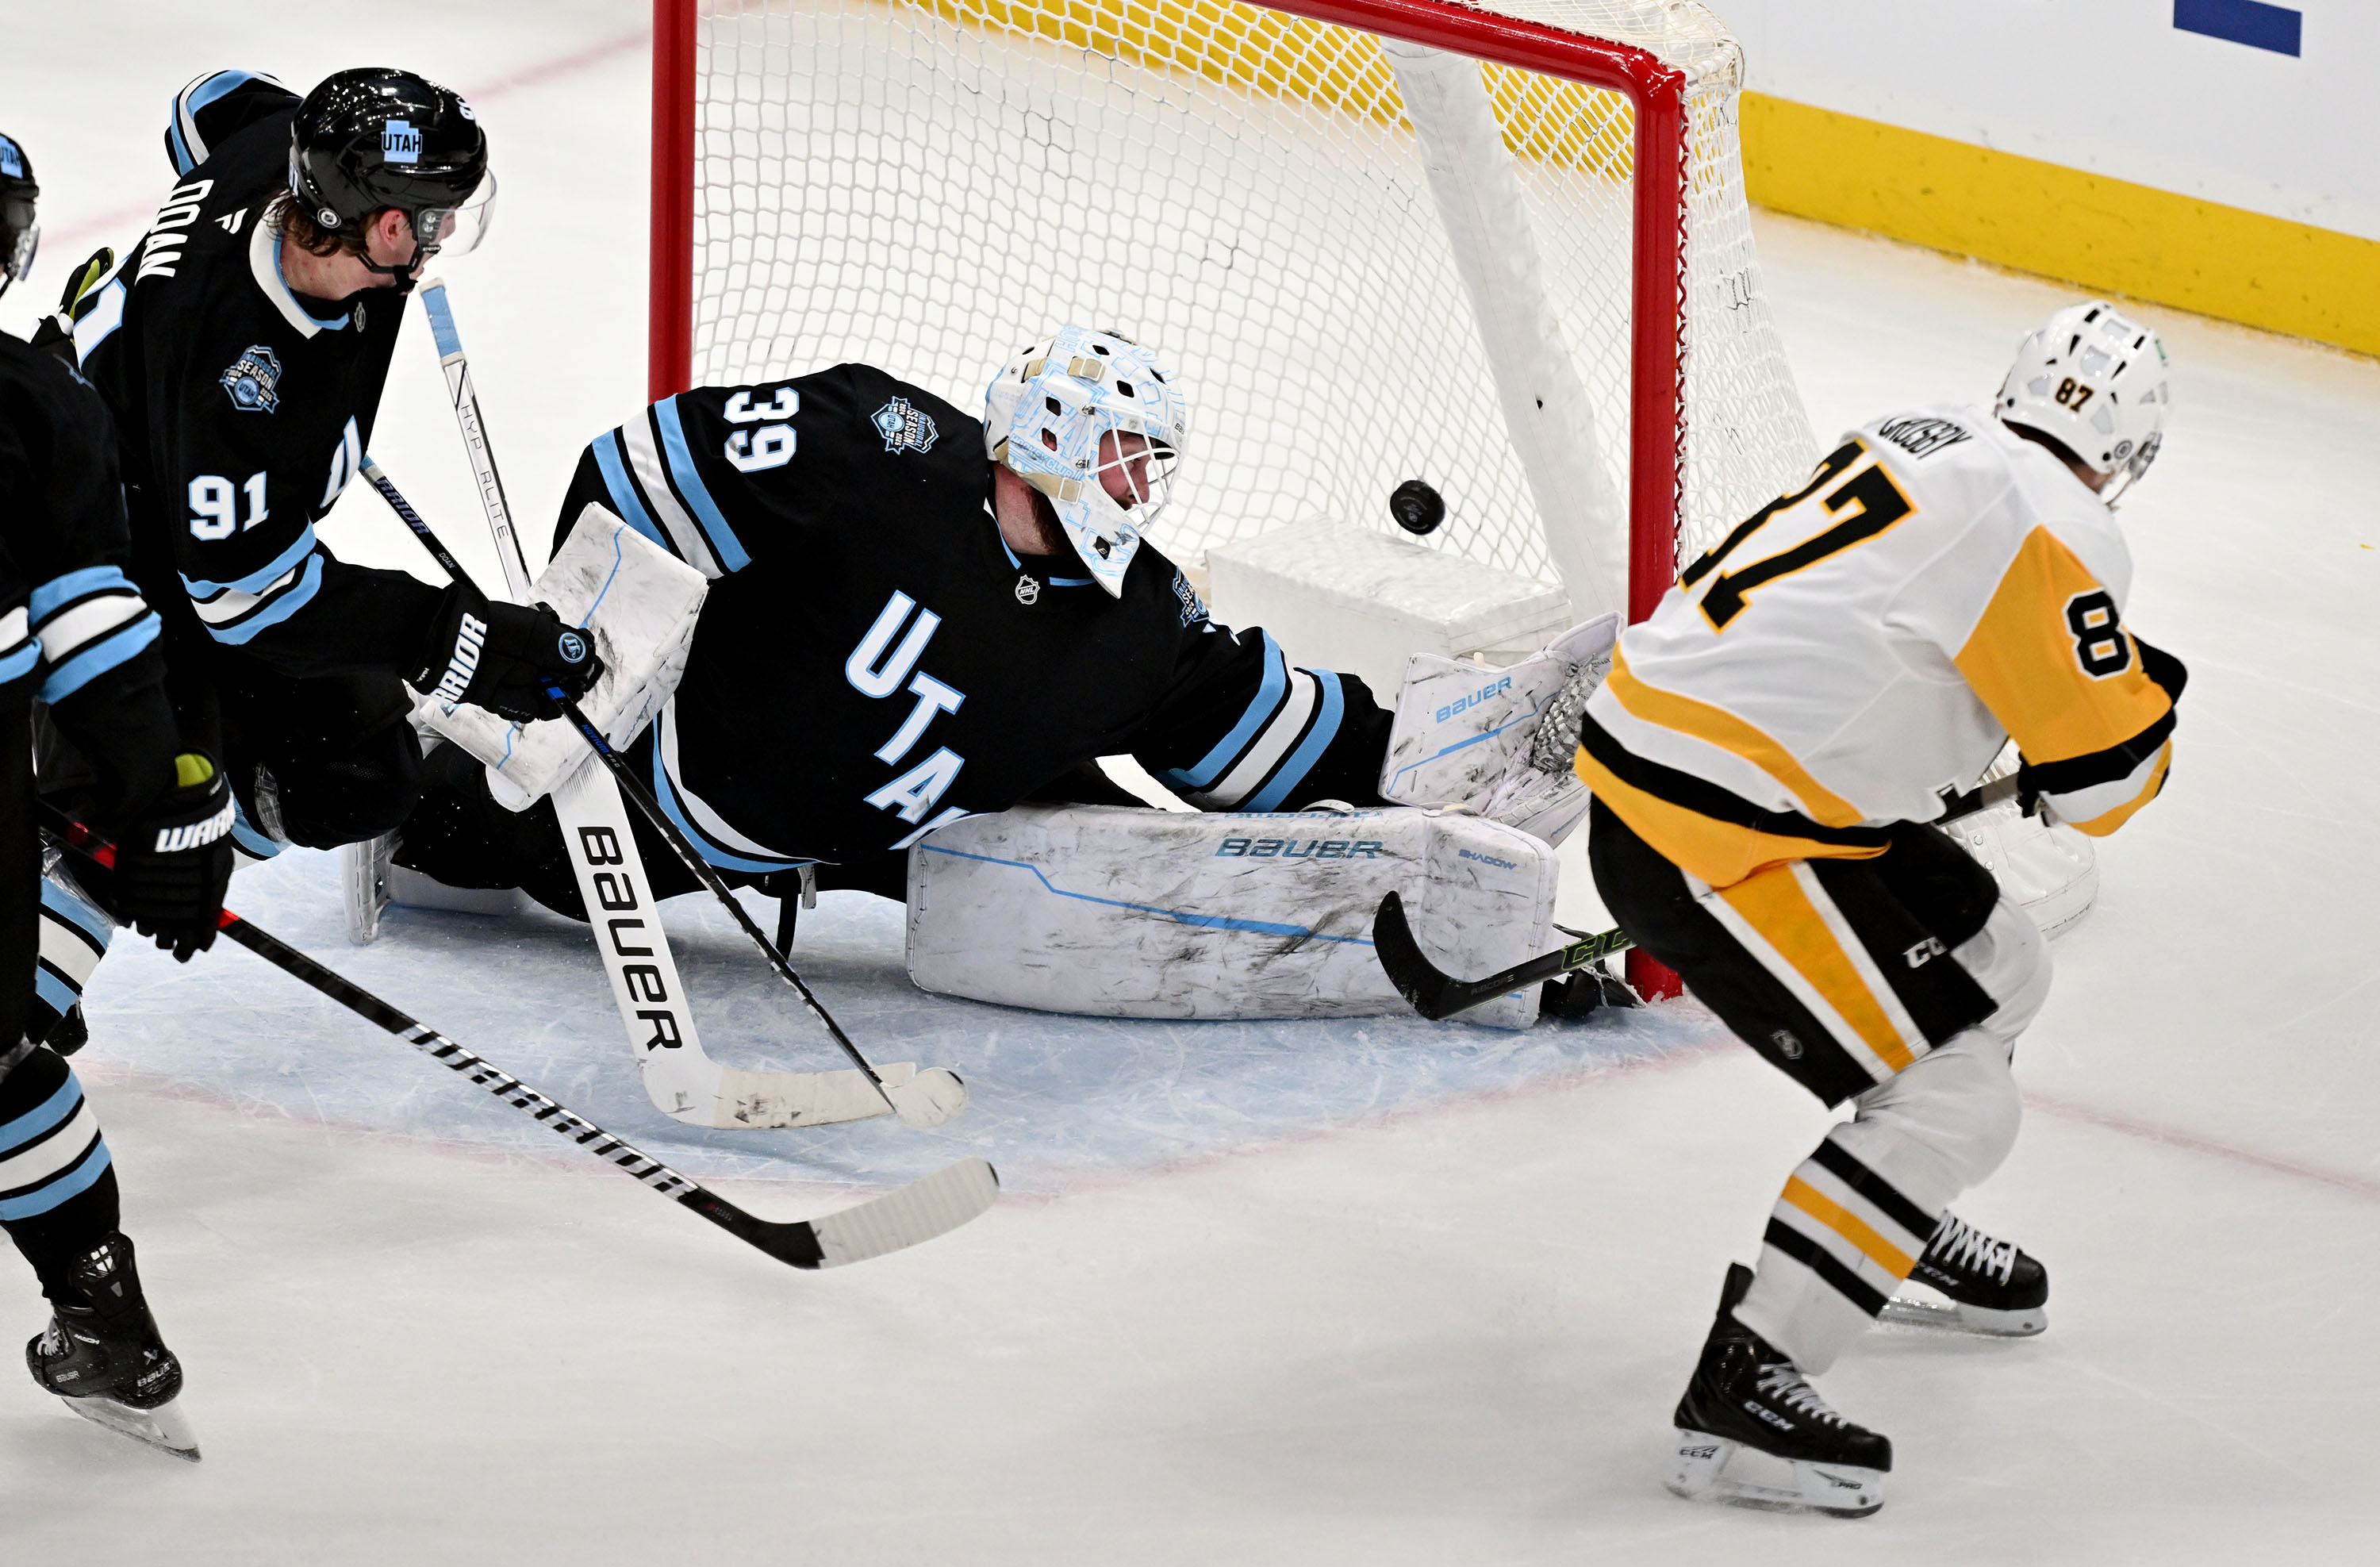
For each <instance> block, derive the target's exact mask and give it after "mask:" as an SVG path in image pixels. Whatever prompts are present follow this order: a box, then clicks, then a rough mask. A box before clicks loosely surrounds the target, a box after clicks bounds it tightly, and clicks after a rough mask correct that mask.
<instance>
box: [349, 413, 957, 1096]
mask: <svg viewBox="0 0 2380 1567" xmlns="http://www.w3.org/2000/svg"><path fill="white" fill-rule="evenodd" d="M363 472H364V477H365V478H367V479H369V480H371V484H372V487H373V488H374V489H376V490H378V491H379V492H380V494H381V499H383V500H384V501H386V502H387V503H388V504H389V507H390V509H391V510H393V511H395V513H396V515H397V516H399V517H400V518H402V519H403V520H404V522H405V525H406V527H407V528H411V529H412V530H413V535H414V537H415V538H417V539H419V540H420V541H421V544H422V547H423V548H424V549H426V550H428V551H429V552H430V553H431V556H433V557H434V558H435V559H436V560H437V562H438V564H439V565H442V566H443V567H444V568H445V569H446V571H447V573H448V574H449V575H450V576H452V577H455V580H457V581H461V582H468V581H469V580H470V576H469V574H468V572H466V571H465V570H464V569H463V566H462V565H461V564H460V563H459V562H457V561H456V560H455V556H454V553H452V552H451V551H449V550H448V549H447V548H446V546H445V544H444V543H443V542H442V541H440V540H439V537H438V535H437V533H436V532H435V531H434V530H432V529H431V526H430V524H429V523H427V522H425V521H424V520H422V516H421V514H420V513H419V512H417V511H415V510H414V509H413V507H412V505H411V504H410V503H408V502H407V500H406V498H405V496H404V495H403V494H402V493H400V492H398V490H397V488H396V485H395V481H394V480H391V479H390V478H389V477H388V475H387V473H386V472H384V471H383V469H382V468H381V467H380V465H379V464H378V463H375V462H373V461H372V460H371V459H370V457H366V458H365V459H364V468H363ZM547 692H548V694H549V695H550V696H552V697H553V698H555V699H556V700H558V701H560V702H561V703H562V708H563V712H564V715H565V717H566V718H567V719H568V720H569V722H570V723H571V725H572V726H573V727H574V728H576V729H577V731H578V733H579V735H581V736H583V737H584V738H585V739H586V741H587V744H588V745H589V747H591V748H592V749H593V750H594V752H595V755H596V758H597V759H599V760H601V762H602V764H603V766H604V767H605V769H606V770H608V771H610V772H611V774H612V776H613V780H614V781H615V782H616V783H617V784H618V785H619V787H620V789H621V790H622V791H623V792H624V793H625V795H626V796H627V797H628V798H630V799H631V800H634V801H635V802H636V805H637V809H638V810H640V811H642V812H643V813H644V816H645V819H646V820H648V821H650V822H651V823H652V825H653V828H654V830H655V831H657V832H660V833H661V835H662V838H664V839H665V840H667V842H668V844H669V845H670V847H671V848H672V849H673V850H674V851H675V853H676V855H677V856H678V858H679V859H680V860H682V861H684V862H685V865H686V869H687V870H688V871H690V872H691V873H692V874H693V876H694V878H695V880H696V881H699V882H701V883H702V885H703V886H704V887H705V888H706V889H707V890H709V891H710V893H711V894H712V895H713V896H715V897H716V898H718V900H719V901H720V902H721V903H722V904H724V905H727V912H728V913H729V914H730V915H732V916H734V917H735V923H736V924H737V925H739V926H740V927H742V928H743V930H744V933H745V934H746V935H747V936H749V937H750V938H751V939H752V943H753V945H755V946H757V947H759V949H760V953H761V955H762V956H764V957H766V958H767V959H768V960H769V966H770V967H771V968H772V969H774V970H775V971H776V974H777V976H778V978H782V979H783V980H784V981H785V982H786V983H787V984H789V985H791V986H793V988H794V989H795V990H797V991H799V992H800V994H801V998H802V1001H803V1002H804V1004H806V1005H807V1007H808V1008H809V1009H810V1013H811V1015H813V1016H815V1017H816V1018H817V1019H818V1020H819V1022H820V1024H822V1025H824V1026H825V1028H826V1031H827V1033H828V1034H829V1035H831V1036H832V1038H833V1039H834V1042H835V1043H836V1044H837V1045H839V1046H841V1047H842V1049H843V1053H844V1055H845V1056H847V1057H849V1058H850V1060H851V1063H852V1067H853V1069H854V1071H855V1072H856V1074H857V1075H858V1076H859V1077H860V1078H861V1079H862V1080H863V1081H864V1082H865V1083H866V1084H867V1085H868V1088H869V1089H872V1090H873V1091H874V1093H875V1095H876V1097H877V1098H878V1099H880V1100H881V1101H882V1102H883V1104H884V1105H885V1106H886V1107H887V1108H889V1109H890V1110H891V1111H892V1113H893V1114H894V1115H896V1116H898V1117H899V1118H900V1119H901V1122H902V1124H904V1125H908V1126H926V1127H930V1126H940V1125H941V1124H943V1123H945V1122H947V1121H949V1120H951V1119H952V1118H953V1117H954V1116H956V1115H957V1114H958V1112H959V1111H961V1110H962V1109H964V1108H965V1105H966V1084H965V1082H964V1081H963V1080H962V1079H961V1078H960V1076H959V1075H958V1074H957V1073H955V1072H953V1071H951V1070H949V1069H948V1068H947V1067H941V1066H931V1067H928V1068H927V1069H926V1070H925V1071H923V1072H920V1073H917V1075H914V1076H912V1077H910V1078H908V1079H906V1080H905V1081H901V1082H897V1083H888V1082H886V1081H885V1078H884V1075H882V1074H881V1073H880V1072H878V1071H877V1069H876V1068H875V1067H874V1066H873V1065H871V1064H870V1063H869V1062H868V1058H867V1056H865V1055H863V1054H862V1053H861V1052H860V1050H859V1047H858V1046H857V1045H856V1044H854V1043H852V1041H851V1036H849V1035H848V1034H845V1033H844V1031H843V1026H842V1025H841V1024H838V1023H837V1022H835V1020H834V1014H832V1013H830V1012H828V1011H827V1009H826V1005H825V1003H824V1002H820V1000H819V999H818V997H817V995H816V994H815V993H813V992H812V991H811V990H810V988H809V986H808V985H807V983H805V982H804V981H803V979H802V977H801V975H800V974H798V973H797V972H795V968H794V966H793V965H792V964H791V963H789V962H787V961H786V959H785V955H784V954H783V953H781V952H779V951H778V950H777V947H776V943H774V942H772V941H770V940H769V938H768V937H767V936H765V935H763V934H762V933H761V931H760V928H759V926H758V925H755V924H754V923H752V917H751V916H750V915H749V914H747V913H746V912H745V909H744V905H743V904H741V903H740V902H738V901H737V900H736V897H735V893H734V892H732V891H730V890H729V888H728V885H727V883H726V882H725V881H722V880H721V879H720V876H719V872H718V871H717V870H716V869H713V868H712V866H711V864H710V861H709V860H706V859H704V858H703V857H702V856H701V853H700V852H699V851H698V850H697V849H696V848H695V846H694V845H693V844H690V843H688V842H687V841H686V834H685V833H684V832H681V831H680V830H679V828H678V825H677V823H676V822H674V821H672V820H670V818H669V815H668V813H667V812H665V811H663V810H662V808H661V804H660V802H659V801H657V800H655V799H654V798H653V796H652V793H651V791H650V790H648V789H647V788H646V787H645V786H644V784H643V783H642V782H641V781H640V780H639V779H638V778H637V775H636V774H635V773H634V772H633V771H630V770H629V768H628V765H627V763H626V762H625V761H623V760H622V759H621V758H620V754H619V753H618V752H617V751H615V750H613V748H612V745H611V742H610V741H608V740H606V739H604V737H603V732H602V731H601V729H599V728H597V727H596V726H595V724H594V723H593V722H592V721H591V720H589V718H588V716H587V715H586V713H585V712H583V711H580V709H579V707H578V704H577V703H576V702H573V701H570V700H568V699H567V698H564V696H563V694H562V689H561V687H560V686H548V687H547ZM771 1075H775V1076H795V1075H801V1076H823V1075H824V1074H771ZM896 1089H897V1090H898V1092H895V1090H896ZM874 1113H876V1114H882V1113H883V1111H875V1112H874ZM824 1119H827V1118H826V1117H824V1116H820V1117H812V1118H805V1121H804V1124H815V1122H817V1121H822V1120H824Z"/></svg>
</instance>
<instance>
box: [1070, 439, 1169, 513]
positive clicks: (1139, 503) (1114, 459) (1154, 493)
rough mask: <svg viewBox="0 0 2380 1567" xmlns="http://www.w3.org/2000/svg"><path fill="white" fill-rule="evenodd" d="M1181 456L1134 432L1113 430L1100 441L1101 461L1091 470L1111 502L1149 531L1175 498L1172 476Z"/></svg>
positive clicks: (1160, 443)
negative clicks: (1131, 515)
mask: <svg viewBox="0 0 2380 1567" xmlns="http://www.w3.org/2000/svg"><path fill="white" fill-rule="evenodd" d="M1179 460H1180V454H1179V453H1177V452H1176V451H1174V449H1173V448H1172V447H1171V446H1168V445H1166V444H1165V443H1162V442H1159V441H1153V440H1151V439H1150V438H1149V437H1147V436H1146V435H1143V434H1142V433H1140V432H1139V431H1134V430H1110V431H1107V432H1106V433H1104V434H1102V435H1101V436H1100V437H1099V460H1098V462H1097V464H1096V465H1095V467H1094V468H1093V469H1092V477H1094V478H1095V479H1097V480H1099V486H1100V488H1101V489H1103V490H1105V491H1106V492H1107V493H1108V499H1110V500H1111V501H1113V502H1114V503H1115V504H1117V505H1119V506H1122V507H1123V509H1124V510H1125V511H1127V512H1130V513H1132V514H1133V520H1134V521H1135V523H1137V524H1139V526H1140V527H1141V528H1142V529H1143V530H1144V531H1146V530H1147V527H1148V525H1149V524H1150V523H1152V522H1154V521H1156V520H1157V514H1158V513H1160V512H1161V511H1163V510H1164V509H1165V504H1166V503H1167V502H1168V501H1169V500H1171V499H1172V493H1173V475H1174V470H1175V468H1176V467H1177V466H1178V463H1179Z"/></svg>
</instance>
